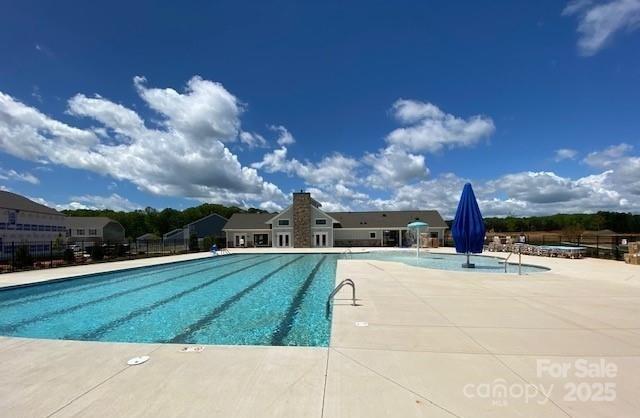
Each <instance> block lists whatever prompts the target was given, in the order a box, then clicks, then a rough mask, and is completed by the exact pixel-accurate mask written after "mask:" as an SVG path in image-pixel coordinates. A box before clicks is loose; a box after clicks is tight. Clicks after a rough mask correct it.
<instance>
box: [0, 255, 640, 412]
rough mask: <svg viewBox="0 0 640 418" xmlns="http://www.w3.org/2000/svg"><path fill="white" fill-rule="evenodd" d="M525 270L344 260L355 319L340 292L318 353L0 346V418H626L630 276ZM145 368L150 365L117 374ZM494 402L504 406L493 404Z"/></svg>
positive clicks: (633, 389)
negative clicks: (603, 389)
mask: <svg viewBox="0 0 640 418" xmlns="http://www.w3.org/2000/svg"><path fill="white" fill-rule="evenodd" d="M445 251H447V250H445ZM523 261H525V262H532V263H537V264H541V265H547V266H549V267H551V268H552V269H553V270H552V271H551V272H547V273H542V274H535V275H529V276H522V277H518V276H513V275H509V276H504V275H497V274H484V273H464V272H448V271H437V270H428V269H421V268H417V267H410V266H406V265H404V264H398V263H391V262H382V261H366V260H346V261H345V260H341V261H339V264H338V272H337V277H336V280H337V281H339V280H341V279H342V278H345V277H351V278H353V279H354V280H355V282H356V283H357V287H358V289H357V290H358V297H359V299H360V300H359V304H360V306H357V307H352V306H349V304H348V300H347V296H348V291H346V290H345V291H344V293H341V295H340V298H339V299H338V300H337V301H336V305H335V307H334V317H333V329H332V339H331V346H330V348H328V349H327V348H300V347H236V346H230V347H227V346H207V347H206V348H205V350H204V352H202V353H181V352H179V350H180V348H182V347H183V346H182V345H161V344H112V343H97V342H95V343H92V342H75V341H54V340H51V341H48V340H29V339H20V338H5V337H0V414H1V415H2V416H25V417H31V416H33V417H42V416H55V417H67V416H77V417H91V416H100V417H105V416H154V417H158V416H178V415H179V416H220V417H262V416H278V417H383V416H392V417H411V416H416V417H421V416H425V417H426V416H429V417H432V416H436V417H439V416H443V417H451V416H459V417H479V416H480V417H482V416H486V417H496V416H505V417H510V416H526V417H540V416H545V417H555V416H564V417H566V416H573V417H585V416H587V417H588V416H594V417H596V416H599V417H613V416H615V417H625V416H626V417H635V416H638V411H639V410H640V398H638V396H637V394H638V393H640V268H638V267H636V266H627V265H625V264H623V263H620V262H612V261H604V260H591V259H585V260H562V259H560V260H557V259H546V258H536V257H529V258H526V259H524V260H523ZM60 271H61V272H62V271H63V270H62V269H60ZM38 273H39V272H38ZM20 274H23V275H25V276H26V273H20ZM0 277H1V276H0ZM21 277H22V276H21ZM38 277H39V276H36V277H35V279H34V280H38ZM26 281H28V279H27V278H24V279H21V280H20V282H26ZM14 282H15V280H14ZM357 322H358V323H361V322H366V323H367V325H368V326H356V323H357ZM361 325H362V324H361ZM143 354H148V355H150V356H151V360H149V361H148V362H147V363H145V364H143V365H140V366H133V367H129V366H127V365H126V361H127V360H128V359H129V358H131V357H133V356H138V355H143ZM576 360H580V361H582V362H583V363H578V364H576V363H575V362H576ZM538 361H541V364H542V365H544V366H552V368H551V371H553V370H555V369H553V366H560V367H561V366H562V365H563V364H565V363H566V364H568V365H569V369H568V370H567V373H566V376H564V377H556V376H555V375H551V373H550V372H549V369H548V368H545V369H543V370H542V372H541V373H539V371H538ZM600 361H604V364H605V365H606V367H608V368H609V372H610V368H611V367H616V368H617V371H616V373H615V376H611V375H610V376H609V377H587V378H584V377H577V376H576V366H578V367H580V366H581V365H586V366H592V367H595V365H597V364H600V363H599V362H600ZM600 383H602V384H603V385H604V383H609V384H611V383H613V384H615V387H614V388H613V389H614V391H613V394H614V395H615V397H614V399H613V400H612V401H610V402H608V401H600V402H594V401H579V400H578V399H576V401H572V400H571V397H570V396H569V397H567V394H568V393H567V391H568V390H570V387H569V389H567V388H565V384H569V385H576V386H579V385H581V386H580V388H581V389H580V390H581V391H582V392H581V393H580V396H582V397H584V395H585V393H586V392H585V391H586V390H587V389H585V387H587V386H588V390H589V391H590V392H589V393H588V394H589V395H590V397H591V396H595V395H597V393H594V392H597V391H598V388H599V384H600ZM585 385H587V386H585ZM534 386H535V389H536V390H533V389H534ZM609 386H610V385H609ZM503 387H504V388H506V390H507V391H508V392H507V393H508V395H507V396H500V395H501V393H502V392H500V390H499V389H500V388H503ZM509 391H511V392H510V394H509ZM520 391H529V392H530V398H528V399H527V398H525V397H524V395H521V393H520ZM492 394H493V396H491V395H492ZM569 395H571V394H570V393H569Z"/></svg>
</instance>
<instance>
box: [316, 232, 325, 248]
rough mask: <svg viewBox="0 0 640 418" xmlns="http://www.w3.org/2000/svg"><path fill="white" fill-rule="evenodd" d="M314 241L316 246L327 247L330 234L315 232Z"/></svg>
mask: <svg viewBox="0 0 640 418" xmlns="http://www.w3.org/2000/svg"><path fill="white" fill-rule="evenodd" d="M313 242H314V244H315V246H316V247H327V246H328V242H329V234H327V233H326V232H315V233H314V237H313Z"/></svg>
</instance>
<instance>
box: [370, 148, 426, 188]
mask: <svg viewBox="0 0 640 418" xmlns="http://www.w3.org/2000/svg"><path fill="white" fill-rule="evenodd" d="M362 161H363V162H364V164H366V165H367V166H369V167H370V169H371V173H370V174H369V175H368V176H367V177H366V179H365V183H366V184H367V185H368V186H369V187H373V188H377V189H389V188H393V187H397V186H399V185H402V184H406V183H408V182H410V181H414V180H421V179H424V178H426V177H427V175H428V174H429V169H428V168H427V166H426V164H425V160H424V156H423V155H416V154H411V153H409V152H406V151H405V150H403V149H400V148H398V147H396V146H393V145H391V146H389V147H387V148H385V149H382V150H380V151H378V152H377V153H375V154H369V153H367V154H365V156H364V157H363V159H362Z"/></svg>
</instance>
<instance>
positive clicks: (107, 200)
mask: <svg viewBox="0 0 640 418" xmlns="http://www.w3.org/2000/svg"><path fill="white" fill-rule="evenodd" d="M28 198H29V199H31V200H33V201H34V202H37V203H40V204H41V205H45V206H48V207H50V208H54V209H56V210H58V211H61V210H67V209H68V210H76V209H90V210H101V209H111V210H115V211H125V212H129V211H133V210H137V209H142V205H139V204H137V203H133V202H131V201H130V200H129V199H127V198H125V197H122V196H120V195H118V194H116V193H113V194H111V195H110V196H97V195H83V196H73V197H71V198H70V200H69V202H67V203H54V202H51V201H48V200H46V199H43V198H42V197H32V196H29V197H28Z"/></svg>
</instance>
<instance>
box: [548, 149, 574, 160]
mask: <svg viewBox="0 0 640 418" xmlns="http://www.w3.org/2000/svg"><path fill="white" fill-rule="evenodd" d="M554 154H555V156H554V158H553V159H554V160H555V161H556V162H560V161H564V160H574V159H575V158H576V156H577V155H578V151H576V150H574V149H570V148H560V149H557V150H555V152H554Z"/></svg>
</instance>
